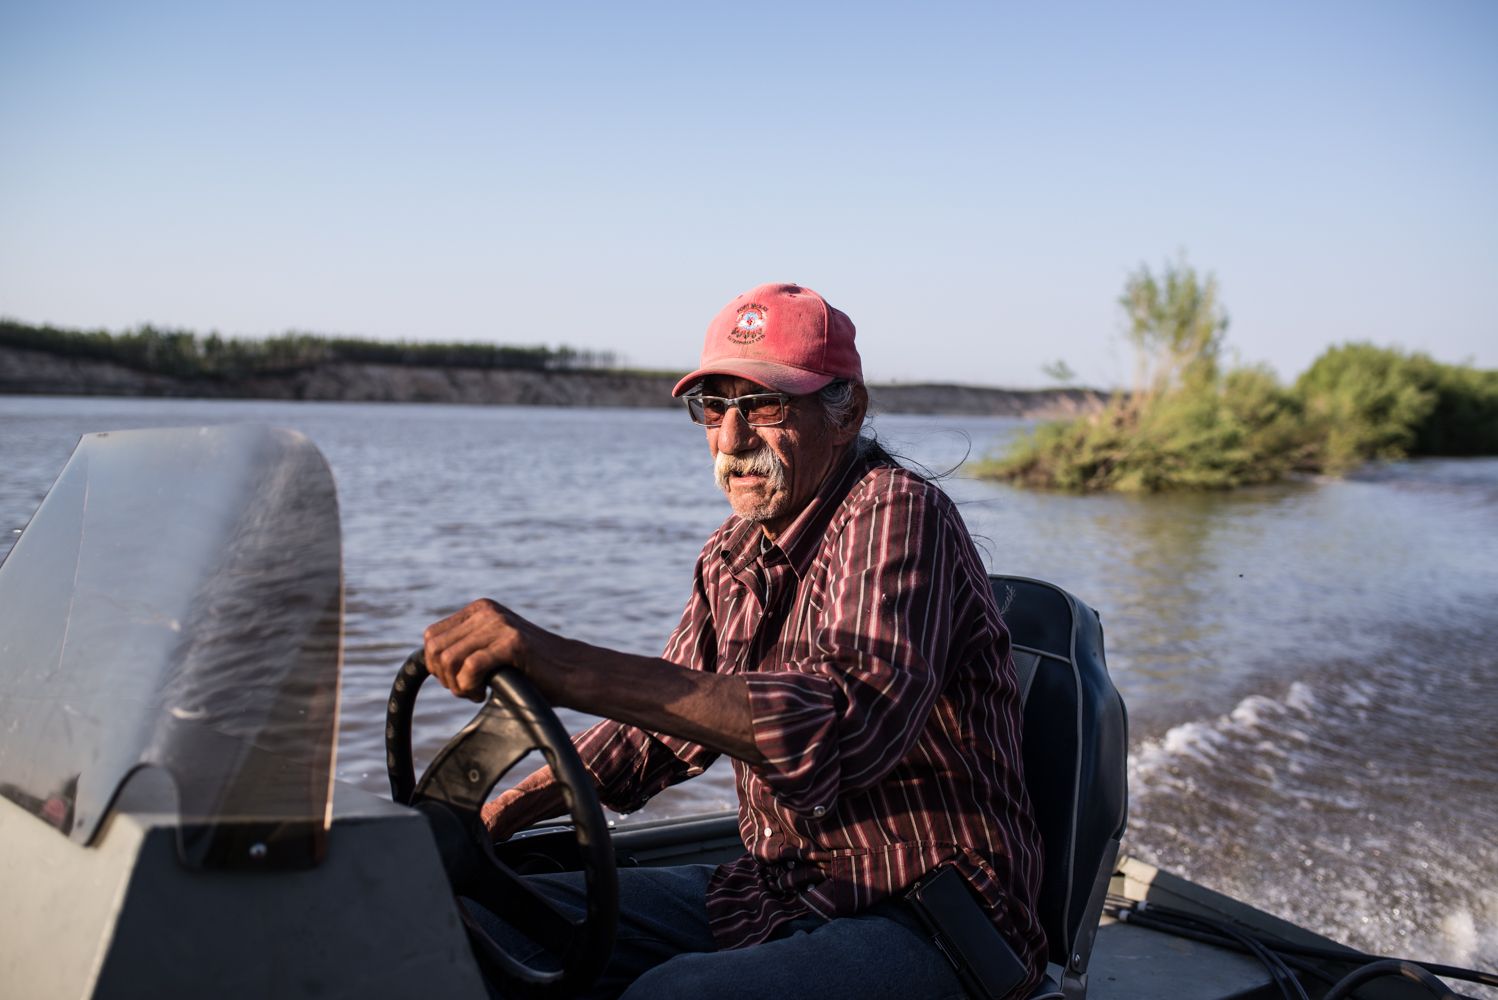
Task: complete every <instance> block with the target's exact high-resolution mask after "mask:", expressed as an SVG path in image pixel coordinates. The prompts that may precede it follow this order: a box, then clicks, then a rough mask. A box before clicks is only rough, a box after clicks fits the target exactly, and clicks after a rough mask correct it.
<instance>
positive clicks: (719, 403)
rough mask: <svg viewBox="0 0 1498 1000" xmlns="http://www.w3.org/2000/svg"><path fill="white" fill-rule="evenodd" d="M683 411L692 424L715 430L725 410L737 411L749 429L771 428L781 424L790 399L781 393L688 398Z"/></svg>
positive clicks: (725, 413)
mask: <svg viewBox="0 0 1498 1000" xmlns="http://www.w3.org/2000/svg"><path fill="white" fill-rule="evenodd" d="M686 399H687V412H688V413H690V414H691V415H692V422H693V423H694V424H701V425H702V426H704V427H717V426H719V425H720V424H722V423H723V418H724V417H726V416H728V408H729V407H733V408H735V409H737V410H738V411H739V415H740V416H742V417H743V418H744V422H745V423H747V424H748V425H749V426H750V427H774V426H775V425H776V424H780V423H784V422H785V404H786V403H788V402H790V399H791V397H790V396H787V395H786V394H785V393H783V392H756V393H752V394H750V395H748V396H736V397H734V398H733V399H728V398H726V397H724V396H688V397H686Z"/></svg>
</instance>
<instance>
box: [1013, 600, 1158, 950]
mask: <svg viewBox="0 0 1498 1000" xmlns="http://www.w3.org/2000/svg"><path fill="white" fill-rule="evenodd" d="M989 580H990V583H991V584H992V586H993V595H994V600H995V601H997V602H998V605H999V608H1000V609H1001V611H1002V613H1003V617H1004V622H1005V624H1006V625H1008V626H1009V633H1010V636H1011V637H1012V639H1013V642H1014V663H1015V668H1016V670H1017V671H1018V674H1019V680H1020V694H1021V697H1022V699H1023V702H1024V735H1023V739H1024V758H1025V787H1026V789H1027V790H1028V791H1029V793H1030V802H1031V805H1032V807H1033V808H1034V810H1035V819H1036V823H1037V824H1038V826H1039V827H1040V836H1041V841H1042V843H1043V845H1044V848H1045V867H1044V874H1043V876H1042V879H1041V885H1040V900H1039V906H1038V909H1039V916H1040V922H1041V926H1043V927H1044V928H1045V932H1046V938H1047V940H1048V942H1049V946H1050V961H1051V962H1054V963H1055V964H1057V965H1059V966H1062V967H1063V968H1064V969H1065V970H1066V973H1067V974H1068V975H1069V976H1080V975H1082V974H1084V973H1085V972H1086V971H1087V960H1088V957H1089V956H1090V954H1091V952H1092V941H1093V936H1094V935H1095V934H1096V932H1097V923H1098V918H1099V916H1100V914H1101V912H1102V907H1103V900H1104V897H1105V896H1106V894H1107V887H1108V880H1109V878H1110V877H1111V875H1112V872H1113V864H1114V861H1115V859H1116V858H1117V855H1118V845H1119V841H1120V839H1121V838H1122V837H1123V830H1124V822H1125V819H1126V817H1127V813H1128V786H1127V779H1126V771H1125V768H1126V763H1127V753H1128V718H1127V715H1126V713H1125V709H1124V704H1123V699H1122V698H1121V697H1120V696H1119V694H1118V691H1117V689H1115V688H1114V686H1113V682H1112V681H1111V680H1110V679H1109V677H1108V667H1107V664H1106V663H1105V662H1104V660H1103V627H1102V623H1101V622H1100V621H1099V619H1098V615H1097V613H1096V612H1095V611H1093V610H1092V609H1091V608H1089V607H1088V606H1087V605H1086V604H1083V603H1082V602H1081V601H1079V600H1077V599H1076V598H1075V597H1073V596H1072V595H1071V594H1068V593H1067V592H1066V591H1064V590H1062V589H1061V588H1060V587H1056V586H1053V585H1051V584H1049V583H1043V582H1041V581H1040V580H1030V579H1026V578H1024V577H1014V576H993V577H990V578H989Z"/></svg>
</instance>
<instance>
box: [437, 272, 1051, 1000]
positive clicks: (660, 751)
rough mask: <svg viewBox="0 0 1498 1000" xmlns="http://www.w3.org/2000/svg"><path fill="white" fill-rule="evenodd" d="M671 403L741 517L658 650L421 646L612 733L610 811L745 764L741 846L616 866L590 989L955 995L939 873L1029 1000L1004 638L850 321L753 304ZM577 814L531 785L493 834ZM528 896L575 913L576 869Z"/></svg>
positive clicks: (808, 302) (443, 672)
mask: <svg viewBox="0 0 1498 1000" xmlns="http://www.w3.org/2000/svg"><path fill="white" fill-rule="evenodd" d="M675 394H676V395H678V396H680V395H685V396H686V400H687V406H688V410H689V411H690V413H691V415H692V418H693V419H694V420H695V421H696V422H697V423H699V424H701V425H703V426H704V427H705V428H706V432H707V445H708V450H709V451H710V452H711V453H712V456H713V460H714V463H715V471H716V475H717V481H718V485H719V486H720V487H721V488H722V489H723V491H724V492H725V493H726V494H727V496H728V500H729V502H730V504H731V505H732V506H733V511H734V513H733V515H732V516H731V517H729V519H728V520H727V521H725V522H724V523H723V525H722V526H721V527H720V528H719V529H718V530H717V531H716V532H715V533H714V534H713V535H712V537H710V538H709V539H708V541H707V545H706V546H705V547H704V548H703V550H702V555H701V556H700V557H699V558H698V561H697V568H696V573H695V576H694V579H693V588H692V597H691V601H690V603H689V604H688V605H687V609H686V612H685V613H684V614H683V616H682V620H681V624H680V625H678V626H677V628H676V631H675V632H674V633H673V634H672V636H671V639H670V641H669V642H668V643H667V645H666V650H665V653H664V654H663V656H662V657H661V658H659V659H652V658H649V657H644V656H633V655H629V654H626V653H620V652H615V651H613V650H608V649H602V648H600V647H597V646H591V645H588V644H587V643H583V642H577V641H573V640H569V639H565V638H563V637H561V636H558V635H554V634H552V633H550V632H547V631H545V630H544V629H541V628H538V627H536V626H535V625H533V624H531V623H530V622H528V621H526V620H525V619H523V618H521V617H520V616H519V615H516V614H515V613H514V612H512V611H510V610H508V609H506V608H504V607H502V606H501V605H499V604H496V603H494V602H493V601H489V600H481V601H476V602H474V603H473V604H471V605H469V606H468V607H466V608H464V609H463V610H462V611H460V612H458V613H457V614H455V615H453V616H452V617H450V618H447V619H445V620H443V621H441V622H438V623H437V624H435V625H433V626H432V627H431V628H429V629H428V630H427V632H426V653H427V662H428V664H430V665H432V667H433V672H434V673H435V674H436V675H437V677H438V678H439V679H440V680H441V682H442V683H443V684H444V685H445V686H446V687H447V688H448V689H449V690H451V691H453V692H454V693H455V694H458V695H462V696H465V697H470V698H473V699H475V700H478V699H479V698H481V697H482V692H483V684H484V681H485V679H486V678H487V676H488V674H489V673H491V672H492V671H493V670H495V669H496V668H498V667H499V666H501V665H506V664H508V665H513V666H515V667H517V668H519V669H521V670H523V671H524V672H525V674H526V675H527V676H528V677H529V678H530V679H531V680H532V681H533V682H534V683H535V684H536V686H537V687H538V688H539V689H540V690H541V692H542V693H543V694H544V695H545V696H546V697H547V699H548V700H550V701H551V703H552V704H553V705H565V706H567V707H570V708H574V709H577V710H579V711H583V712H590V713H593V714H596V715H600V716H603V717H605V718H606V719H608V720H612V721H605V722H602V723H600V724H598V725H597V726H594V727H593V728H592V729H590V730H588V731H587V732H585V733H582V734H581V735H579V736H577V737H576V738H575V742H576V745H577V748H578V751H579V752H580V754H581V755H582V758H583V761H584V763H586V764H587V766H588V768H589V770H590V771H591V773H592V775H593V777H594V780H595V781H596V783H597V787H598V793H599V797H600V798H601V800H602V801H603V802H604V804H605V805H608V806H609V807H611V808H613V809H615V810H618V811H620V812H631V811H634V810H636V809H638V808H639V807H640V806H641V805H643V804H644V803H645V802H646V801H647V800H648V799H649V798H650V797H651V796H652V795H654V794H655V793H657V792H659V791H660V790H661V789H663V788H665V787H667V786H668V785H672V784H675V783H676V782H679V781H684V780H686V779H688V778H691V777H693V776H695V775H698V774H701V773H702V772H703V771H704V770H706V769H707V767H708V765H709V764H711V763H712V762H713V761H714V760H715V759H716V758H717V757H718V755H719V754H727V755H728V756H730V757H731V758H733V762H734V772H735V775H736V777H737V784H738V792H739V828H740V830H741V832H742V834H743V838H744V843H745V845H746V846H747V847H748V851H749V853H747V854H746V855H744V856H743V857H741V858H740V859H739V860H737V861H734V862H732V863H730V864H726V865H720V866H718V867H717V868H716V869H714V868H712V867H710V866H684V867H681V868H666V869H643V868H636V869H626V870H621V871H620V872H619V876H620V896H621V911H620V930H619V938H618V944H617V945H616V947H615V952H614V958H613V960H612V962H611V964H610V967H609V969H608V971H607V972H606V973H605V974H604V976H603V978H602V979H601V980H600V982H599V983H598V984H597V985H596V986H595V988H594V992H593V993H592V994H590V995H596V996H601V997H615V996H620V995H621V994H623V995H625V996H627V997H629V998H637V997H638V998H644V997H678V996H679V997H745V998H749V997H753V998H755V1000H764V998H767V997H773V998H784V997H816V998H818V1000H834V998H840V997H845V996H846V997H850V998H852V997H858V998H860V1000H872V998H878V997H900V998H905V1000H910V998H919V997H933V998H936V997H941V998H953V997H960V996H962V995H963V992H964V991H963V986H962V984H961V982H960V981H959V979H958V978H957V975H956V973H955V971H954V969H953V966H952V965H951V964H950V963H949V962H948V960H947V959H946V958H945V957H944V956H943V955H942V953H941V952H940V951H939V950H938V949H937V947H936V946H935V945H934V944H933V942H932V941H931V939H930V938H929V937H928V936H927V935H926V934H925V933H924V932H923V931H922V930H921V927H920V925H919V923H918V922H917V919H916V918H915V916H914V915H913V914H912V912H911V911H910V910H909V908H908V906H907V904H906V903H904V902H902V901H901V900H902V896H903V894H904V892H905V890H907V889H908V888H909V887H910V886H911V885H912V884H914V883H915V882H916V881H917V880H918V879H920V878H921V877H922V876H924V875H926V874H927V873H929V872H932V871H933V870H935V869H938V868H940V867H942V866H946V865H951V866H954V867H955V868H956V870H957V872H958V873H960V874H961V876H962V877H963V878H964V879H965V880H966V881H967V883H968V884H969V885H970V886H971V888H972V889H973V891H974V892H975V893H976V896H977V898H979V899H981V901H982V906H983V912H984V914H985V915H986V917H987V918H988V920H989V921H990V922H991V923H992V925H993V926H994V927H995V928H996V929H997V930H998V932H999V933H1000V934H1001V935H1002V936H1003V937H1004V939H1005V940H1006V941H1007V942H1008V943H1009V944H1010V945H1011V946H1012V948H1013V950H1014V951H1015V953H1016V954H1017V955H1018V956H1019V957H1020V959H1021V960H1022V962H1024V963H1025V964H1027V965H1028V967H1029V975H1028V976H1027V977H1026V978H1025V980H1024V981H1023V982H1022V983H1021V984H1020V985H1019V986H1018V987H1017V988H1016V989H1015V990H1014V995H1017V996H1023V995H1024V994H1025V993H1026V992H1028V991H1029V989H1030V987H1031V986H1033V985H1034V984H1035V983H1036V982H1037V981H1038V980H1039V978H1040V974H1041V970H1042V969H1043V968H1044V962H1045V959H1044V958H1043V955H1044V951H1045V938H1044V934H1043V932H1042V931H1041V929H1040V926H1039V924H1038V922H1037V919H1036V915H1035V911H1034V903H1035V894H1036V891H1037V889H1038V887H1039V884H1040V861H1041V858H1040V843H1039V837H1038V835H1037V833H1036V830H1035V825H1034V822H1033V820H1032V818H1031V815H1030V808H1029V803H1028V800H1027V798H1026V794H1025V790H1024V783H1023V776H1022V774H1021V768H1022V762H1021V755H1020V737H1019V734H1020V713H1019V695H1018V690H1017V685H1016V681H1015V672H1014V667H1013V664H1012V661H1011V658H1010V653H1009V636H1008V632H1007V631H1006V630H1005V627H1004V624H1003V622H1002V621H1001V620H1000V617H999V613H998V609H997V608H996V607H995V606H994V603H993V599H992V596H991V594H990V592H989V587H988V581H987V576H986V574H985V572H984V569H983V566H982V563H981V562H980V560H979V558H978V554H977V552H976V551H975V550H974V547H973V543H972V540H971V539H970V538H969V536H968V533H967V529H966V527H965V526H964V525H963V522H962V518H961V517H960V516H959V514H958V512H957V509H956V507H955V506H954V505H953V503H952V501H951V500H950V499H948V498H947V496H946V495H945V494H943V493H942V492H941V490H940V489H938V488H937V487H936V486H934V485H932V484H931V483H929V482H927V481H926V480H924V479H923V478H921V477H920V476H918V475H916V474H914V473H912V472H910V471H908V470H906V469H903V468H901V467H900V466H899V465H898V464H896V463H895V462H894V461H893V460H892V459H891V458H890V457H889V455H887V454H886V453H885V452H884V450H883V449H882V448H881V447H879V445H878V444H877V443H876V442H875V441H874V439H872V438H871V437H869V436H866V435H863V434H861V433H860V432H861V428H862V426H863V420H864V415H865V411H866V410H867V407H868V394H867V392H866V391H865V389H864V386H863V384H862V365H861V362H860V359H859V356H858V352H857V350H856V348H855V346H854V328H853V324H852V322H851V321H850V320H849V319H848V317H847V316H845V315H844V314H843V313H841V312H839V311H838V310H836V309H834V308H832V307H831V306H830V305H828V304H827V302H826V301H825V300H824V299H823V298H822V297H821V296H820V295H818V294H817V293H815V292H813V291H812V290H811V289H808V288H804V287H801V286H798V285H784V284H779V285H777V284H772V285H761V286H759V287H758V288H755V289H753V290H752V291H750V292H747V293H745V294H744V295H741V296H740V297H739V298H737V299H735V300H734V301H733V302H731V303H729V304H728V306H727V307H725V308H724V309H723V311H722V312H720V313H719V314H718V316H717V317H716V318H715V319H714V320H713V322H712V323H711V325H709V327H708V331H707V340H706V344H705V345H704V347H703V352H702V365H701V367H700V368H699V369H698V370H697V371H695V372H693V373H692V374H690V375H688V376H687V377H686V378H684V379H682V381H681V382H680V383H679V384H678V385H677V387H676V390H675ZM563 811H564V809H563V803H562V798H561V794H560V790H559V789H558V787H557V786H556V784H555V783H554V781H553V779H552V777H551V774H550V772H549V771H548V770H546V769H544V768H543V769H542V770H540V771H538V772H537V773H536V774H534V775H532V776H531V777H530V778H528V779H526V780H525V781H524V782H522V783H521V784H520V785H519V786H518V787H516V788H515V789H513V790H511V791H509V792H506V793H505V794H504V795H502V796H500V797H499V798H498V799H496V800H495V801H494V802H493V803H491V804H490V807H489V808H488V809H486V811H485V821H486V822H487V823H488V824H489V827H490V829H491V830H492V831H493V832H494V834H495V836H496V838H504V837H507V836H509V835H510V834H511V833H513V832H515V831H516V830H519V829H522V828H523V827H525V826H528V825H530V824H531V823H534V822H536V821H538V820H541V819H545V818H548V817H551V816H555V815H558V814H560V813H561V812H563ZM535 878H536V879H537V880H538V881H539V882H541V883H542V884H544V885H545V886H546V887H547V891H548V893H550V894H551V895H552V896H553V898H555V899H556V900H558V902H559V903H561V904H562V905H576V906H579V907H580V906H581V899H582V884H581V876H576V875H574V876H568V875H559V876H536V877H535Z"/></svg>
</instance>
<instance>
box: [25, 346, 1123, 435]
mask: <svg viewBox="0 0 1498 1000" xmlns="http://www.w3.org/2000/svg"><path fill="white" fill-rule="evenodd" d="M679 377H680V376H679V375H677V374H673V373H670V372H632V371H619V370H610V369H579V370H572V371H547V370H536V369H524V368H468V367H458V366H437V365H406V364H382V363H373V362H351V361H330V362H325V363H323V364H318V365H313V366H310V367H307V368H302V369H299V370H297V371H292V372H284V373H277V374H264V375H255V376H250V377H246V378H238V379H235V378H175V377H172V376H169V375H163V374H159V373H155V372H147V371H141V370H139V369H135V368H130V367H127V366H125V365H121V364H117V363H115V362H113V361H105V360H100V359H97V358H88V357H80V356H76V355H63V354H54V353H51V352H49V351H36V350H27V349H24V348H16V347H0V394H4V395H41V396H136V397H165V398H182V399H276V400H318V401H326V402H350V403H353V402H361V403H374V402H380V403H457V404H467V405H481V406H623V407H652V408H659V407H669V406H672V405H675V404H674V403H673V401H672V399H671V388H672V387H673V386H674V385H675V384H676V380H677V378H679ZM869 393H870V396H871V397H872V399H873V403H874V408H875V411H876V412H880V413H912V414H916V413H919V414H935V415H944V416H988V417H1022V418H1026V419H1036V420H1049V419H1058V418H1063V417H1074V416H1078V415H1080V414H1083V413H1091V412H1096V411H1098V410H1100V409H1102V407H1103V405H1104V404H1105V403H1106V397H1105V396H1104V395H1103V394H1101V393H1099V392H1096V391H1094V390H1091V389H1036V390H1027V389H997V388H987V387H980V386H964V385H934V384H905V383H898V384H882V385H871V386H869Z"/></svg>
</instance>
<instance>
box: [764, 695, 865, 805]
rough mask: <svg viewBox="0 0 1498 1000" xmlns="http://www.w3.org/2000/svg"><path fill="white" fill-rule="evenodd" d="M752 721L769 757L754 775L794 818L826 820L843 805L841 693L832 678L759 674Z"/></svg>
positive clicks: (765, 758)
mask: <svg viewBox="0 0 1498 1000" xmlns="http://www.w3.org/2000/svg"><path fill="white" fill-rule="evenodd" d="M745 680H746V681H747V682H748V684H749V716H750V725H751V727H752V728H753V731H754V746H755V748H756V749H757V750H758V751H759V753H760V756H762V757H763V758H764V761H763V763H760V764H755V765H752V766H751V768H750V769H751V770H752V771H753V772H754V773H755V774H756V775H758V776H759V778H760V780H761V781H763V782H764V783H765V786H766V787H767V788H769V790H770V792H771V794H773V795H774V796H775V798H776V800H777V801H778V802H779V803H780V804H781V805H782V806H784V807H785V808H786V809H788V810H790V811H791V812H793V813H796V814H798V815H801V816H803V817H806V818H810V819H821V818H822V817H823V816H825V815H826V814H827V813H828V812H830V811H831V810H832V808H833V806H834V804H835V803H836V801H837V790H838V783H839V781H840V780H841V777H842V771H841V767H840V765H839V760H838V727H837V724H838V720H839V718H841V716H842V710H841V706H840V704H839V702H840V694H841V692H840V691H839V690H838V688H837V685H835V684H833V683H832V681H830V680H828V679H827V678H826V677H821V676H819V675H817V674H809V673H802V672H801V671H798V670H778V671H775V672H773V673H753V674H749V675H747V676H746V677H745Z"/></svg>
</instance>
